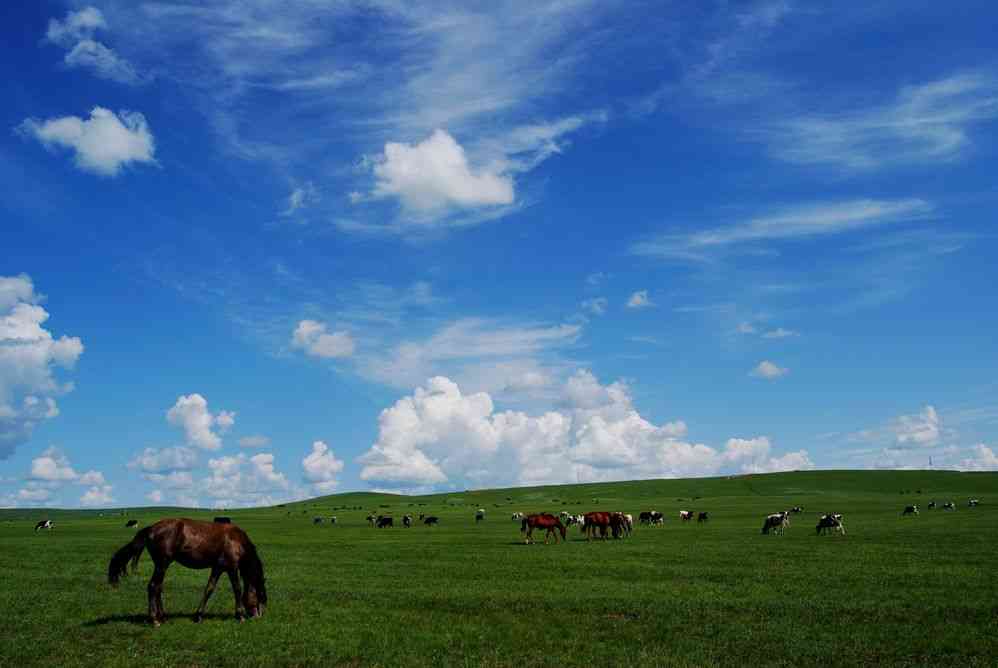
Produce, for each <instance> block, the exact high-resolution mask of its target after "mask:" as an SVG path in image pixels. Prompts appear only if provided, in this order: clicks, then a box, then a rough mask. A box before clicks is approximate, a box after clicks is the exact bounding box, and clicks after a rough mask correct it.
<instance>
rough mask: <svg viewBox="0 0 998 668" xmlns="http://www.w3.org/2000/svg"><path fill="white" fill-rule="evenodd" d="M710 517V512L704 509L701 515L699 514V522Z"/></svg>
mask: <svg viewBox="0 0 998 668" xmlns="http://www.w3.org/2000/svg"><path fill="white" fill-rule="evenodd" d="M709 519H710V513H708V512H707V511H706V510H704V511H702V512H701V513H700V514H699V515H697V524H702V523H703V522H706V521H707V520H709Z"/></svg>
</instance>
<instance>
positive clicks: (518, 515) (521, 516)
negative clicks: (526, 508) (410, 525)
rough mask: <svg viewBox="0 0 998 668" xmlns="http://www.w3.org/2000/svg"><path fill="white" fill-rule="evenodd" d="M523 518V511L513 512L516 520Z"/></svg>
mask: <svg viewBox="0 0 998 668" xmlns="http://www.w3.org/2000/svg"><path fill="white" fill-rule="evenodd" d="M420 519H422V517H420ZM522 519H523V513H513V521H514V522H519V521H520V520H522Z"/></svg>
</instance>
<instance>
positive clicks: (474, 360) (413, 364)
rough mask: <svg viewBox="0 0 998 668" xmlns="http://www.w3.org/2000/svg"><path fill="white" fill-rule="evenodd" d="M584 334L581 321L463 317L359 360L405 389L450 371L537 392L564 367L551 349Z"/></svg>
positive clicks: (495, 387)
mask: <svg viewBox="0 0 998 668" xmlns="http://www.w3.org/2000/svg"><path fill="white" fill-rule="evenodd" d="M580 332H581V328H580V327H579V326H578V325H539V324H534V323H519V324H516V323H512V324H511V323H505V322H501V321H497V320H488V319H481V318H462V319H460V320H457V321H455V322H453V323H451V324H449V325H446V326H445V327H443V328H442V329H440V330H439V331H438V332H436V333H435V334H433V335H432V336H430V337H429V338H427V339H425V340H422V341H405V342H403V343H401V344H399V345H397V346H396V347H395V348H394V349H393V350H391V351H390V352H389V353H388V354H387V355H377V356H371V355H369V356H365V357H363V358H361V359H360V360H359V371H360V372H361V373H362V374H363V375H364V376H366V377H367V378H371V379H373V380H376V381H379V382H383V383H385V384H388V385H391V386H393V387H398V388H402V389H410V388H412V387H414V386H416V385H417V384H419V383H422V382H423V381H425V380H426V379H427V378H429V377H430V376H434V375H440V374H446V375H448V376H453V377H456V378H457V379H458V380H459V381H460V383H461V384H462V385H467V386H471V387H473V388H474V389H486V390H488V391H492V392H500V393H505V392H510V391H514V390H517V389H519V390H530V389H531V388H532V389H533V390H537V389H539V388H542V387H544V386H545V385H547V384H548V383H549V382H550V379H551V378H552V377H553V376H555V375H558V374H559V373H560V371H561V368H562V367H563V366H564V365H563V364H562V363H561V362H560V360H558V359H557V358H552V351H554V350H557V349H559V348H562V347H565V346H568V345H570V344H572V343H574V342H575V341H576V340H577V339H578V337H579V334H580ZM528 393H529V392H528Z"/></svg>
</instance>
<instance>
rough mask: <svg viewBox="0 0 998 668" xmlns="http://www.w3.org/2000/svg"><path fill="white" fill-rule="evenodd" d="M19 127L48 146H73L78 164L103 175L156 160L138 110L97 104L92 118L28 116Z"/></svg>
mask: <svg viewBox="0 0 998 668" xmlns="http://www.w3.org/2000/svg"><path fill="white" fill-rule="evenodd" d="M19 130H20V131H21V132H22V133H23V134H25V135H26V136H29V137H32V138H34V139H37V140H38V141H40V142H41V143H42V144H43V145H44V146H45V147H46V148H52V147H62V148H68V149H72V150H73V151H74V152H75V161H76V166H77V167H79V168H80V169H82V170H84V171H88V172H93V173H95V174H99V175H101V176H117V175H118V174H119V173H120V172H121V169H122V167H123V166H125V165H129V164H132V163H146V164H155V163H156V159H155V157H154V155H153V154H154V153H155V151H156V146H155V142H154V140H153V136H152V133H151V132H150V131H149V126H148V124H147V123H146V119H145V116H143V115H142V114H140V113H139V112H137V111H121V112H119V114H118V115H116V114H115V113H114V112H113V111H110V110H109V109H105V108H103V107H94V108H93V109H92V110H91V111H90V118H89V119H84V118H80V117H78V116H63V117H61V118H52V119H49V120H46V121H39V120H37V119H33V118H29V119H27V120H25V121H24V122H23V123H21V125H20V126H19Z"/></svg>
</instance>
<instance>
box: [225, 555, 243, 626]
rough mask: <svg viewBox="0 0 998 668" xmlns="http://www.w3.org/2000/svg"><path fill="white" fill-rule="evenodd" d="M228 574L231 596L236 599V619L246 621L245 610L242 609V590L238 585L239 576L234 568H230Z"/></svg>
mask: <svg viewBox="0 0 998 668" xmlns="http://www.w3.org/2000/svg"><path fill="white" fill-rule="evenodd" d="M228 573H229V582H231V583H232V594H233V595H234V596H235V597H236V618H237V619H238V620H239V621H241V622H244V621H246V609H245V608H243V588H242V586H240V584H239V574H238V573H237V572H236V569H234V568H230V569H229V571H228Z"/></svg>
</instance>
